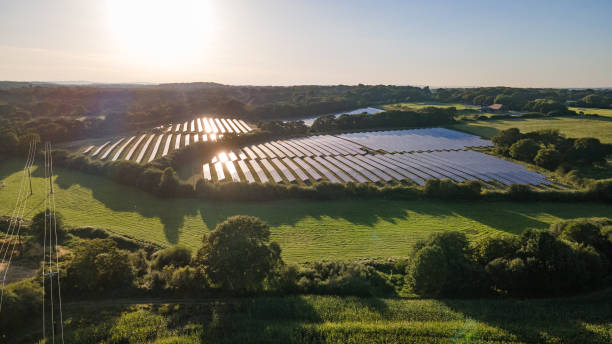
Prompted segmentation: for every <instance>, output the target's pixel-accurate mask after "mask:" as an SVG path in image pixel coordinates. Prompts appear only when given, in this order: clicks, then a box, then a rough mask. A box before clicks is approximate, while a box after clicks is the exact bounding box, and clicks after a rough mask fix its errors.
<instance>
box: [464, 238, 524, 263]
mask: <svg viewBox="0 0 612 344" xmlns="http://www.w3.org/2000/svg"><path fill="white" fill-rule="evenodd" d="M518 244H519V243H518V239H517V238H516V237H514V236H509V235H506V236H492V235H485V236H482V237H480V238H478V239H477V240H476V241H474V242H473V243H472V245H471V253H472V260H473V261H474V262H476V263H478V264H480V265H483V266H484V265H487V264H488V263H489V262H491V261H492V260H494V259H497V258H510V257H512V256H513V255H514V253H515V252H516V250H517V249H518Z"/></svg>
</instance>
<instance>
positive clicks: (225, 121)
mask: <svg viewBox="0 0 612 344" xmlns="http://www.w3.org/2000/svg"><path fill="white" fill-rule="evenodd" d="M251 130H252V129H251V127H250V126H249V125H248V124H246V123H245V122H244V121H243V120H241V119H231V118H207V117H203V118H196V119H193V120H191V122H189V121H187V122H184V123H177V124H169V125H168V126H166V132H176V133H179V132H183V133H206V134H211V133H214V134H225V133H230V134H231V133H235V134H242V133H248V132H249V131H251Z"/></svg>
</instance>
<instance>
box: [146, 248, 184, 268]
mask: <svg viewBox="0 0 612 344" xmlns="http://www.w3.org/2000/svg"><path fill="white" fill-rule="evenodd" d="M190 262H191V250H190V249H189V248H187V247H183V246H173V247H168V248H165V249H163V250H161V251H158V252H156V253H155V259H154V260H153V262H151V268H152V269H157V270H161V269H163V268H164V267H165V266H168V265H173V266H174V267H182V266H186V265H189V263H190Z"/></svg>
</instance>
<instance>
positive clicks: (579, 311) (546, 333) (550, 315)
mask: <svg viewBox="0 0 612 344" xmlns="http://www.w3.org/2000/svg"><path fill="white" fill-rule="evenodd" d="M441 301H442V302H443V303H444V304H445V305H447V306H448V307H449V308H450V309H452V310H453V311H456V312H459V313H461V314H464V315H465V316H466V317H467V318H469V319H474V320H477V321H480V322H483V323H485V324H487V325H490V326H493V327H496V328H499V329H502V330H504V331H506V332H508V333H511V334H512V335H514V336H516V337H517V339H518V341H520V342H526V343H539V342H550V341H551V339H553V338H554V340H552V341H554V342H562V343H602V344H603V343H609V336H608V335H605V334H602V333H597V332H596V331H594V330H593V328H592V327H590V325H601V326H604V327H606V326H609V325H608V324H609V323H610V321H612V313H611V312H610V309H612V289H608V290H604V291H601V292H597V293H594V294H591V295H586V296H577V297H572V298H563V299H531V300H518V299H503V300H481V302H475V300H441Z"/></svg>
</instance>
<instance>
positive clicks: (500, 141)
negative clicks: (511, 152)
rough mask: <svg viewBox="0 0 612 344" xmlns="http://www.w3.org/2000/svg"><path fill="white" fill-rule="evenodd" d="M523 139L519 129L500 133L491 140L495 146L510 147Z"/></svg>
mask: <svg viewBox="0 0 612 344" xmlns="http://www.w3.org/2000/svg"><path fill="white" fill-rule="evenodd" d="M520 139H521V132H520V131H519V130H518V128H510V129H506V130H502V131H500V132H499V133H498V134H497V135H495V136H493V137H492V138H491V141H492V142H493V144H495V146H501V147H510V146H512V145H513V144H514V143H515V142H516V141H518V140H520Z"/></svg>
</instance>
